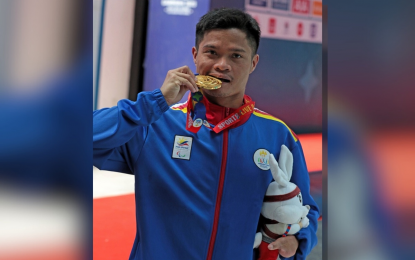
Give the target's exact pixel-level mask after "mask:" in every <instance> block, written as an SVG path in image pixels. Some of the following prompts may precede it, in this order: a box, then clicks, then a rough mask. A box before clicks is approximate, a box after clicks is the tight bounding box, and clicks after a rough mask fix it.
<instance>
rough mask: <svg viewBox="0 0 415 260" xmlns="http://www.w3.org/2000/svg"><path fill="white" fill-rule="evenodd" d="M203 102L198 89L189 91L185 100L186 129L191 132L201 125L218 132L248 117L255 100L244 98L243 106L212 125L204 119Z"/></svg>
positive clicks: (194, 131) (195, 131) (252, 109)
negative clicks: (194, 91)
mask: <svg viewBox="0 0 415 260" xmlns="http://www.w3.org/2000/svg"><path fill="white" fill-rule="evenodd" d="M204 102H205V100H204V97H203V94H202V93H201V92H200V91H199V92H196V93H191V94H190V95H189V98H188V100H187V118H186V129H187V130H188V131H190V132H192V133H197V132H199V130H200V128H201V126H202V125H204V126H205V127H207V128H209V129H210V130H213V131H214V132H215V133H219V132H221V131H223V130H225V129H227V128H229V127H231V126H232V125H234V124H236V123H238V122H239V121H241V119H242V118H244V117H248V116H249V115H250V114H252V112H253V111H254V107H255V102H253V101H248V100H246V99H245V104H244V105H243V106H241V107H239V108H238V109H237V111H236V112H234V113H232V114H230V115H228V116H227V117H226V118H225V119H223V120H222V121H220V122H219V123H218V124H217V125H216V126H214V125H212V124H210V123H209V122H207V120H206V107H205V104H204ZM192 114H193V116H192Z"/></svg>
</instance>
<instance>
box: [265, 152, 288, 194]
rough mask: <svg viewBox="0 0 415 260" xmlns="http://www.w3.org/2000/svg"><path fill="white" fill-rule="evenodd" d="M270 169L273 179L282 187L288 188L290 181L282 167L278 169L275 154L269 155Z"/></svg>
mask: <svg viewBox="0 0 415 260" xmlns="http://www.w3.org/2000/svg"><path fill="white" fill-rule="evenodd" d="M269 167H270V169H271V173H272V177H273V178H274V180H275V181H276V182H277V183H278V184H279V185H281V186H283V187H286V186H287V184H288V180H287V179H286V178H287V177H286V176H285V174H284V173H283V172H282V170H281V169H280V167H278V163H277V160H275V157H274V155H273V154H270V155H269Z"/></svg>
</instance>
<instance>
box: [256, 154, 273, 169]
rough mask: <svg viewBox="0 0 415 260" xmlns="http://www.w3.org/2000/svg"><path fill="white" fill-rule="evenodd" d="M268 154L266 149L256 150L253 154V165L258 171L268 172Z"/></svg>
mask: <svg viewBox="0 0 415 260" xmlns="http://www.w3.org/2000/svg"><path fill="white" fill-rule="evenodd" d="M269 154H270V152H269V151H268V150H266V149H258V150H256V152H255V153H254V163H255V164H256V166H258V168H259V169H261V170H264V171H267V170H269V168H270V167H269Z"/></svg>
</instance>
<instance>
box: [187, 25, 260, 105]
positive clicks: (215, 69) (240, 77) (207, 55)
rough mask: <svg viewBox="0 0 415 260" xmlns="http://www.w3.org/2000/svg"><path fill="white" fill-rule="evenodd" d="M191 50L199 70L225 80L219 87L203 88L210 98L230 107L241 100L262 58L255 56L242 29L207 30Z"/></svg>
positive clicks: (198, 71) (201, 73) (202, 73)
mask: <svg viewBox="0 0 415 260" xmlns="http://www.w3.org/2000/svg"><path fill="white" fill-rule="evenodd" d="M192 53H193V60H194V62H195V64H196V71H197V73H199V74H200V75H211V76H214V77H217V78H220V79H222V87H221V88H220V89H217V90H205V89H204V90H203V93H204V94H205V95H207V96H208V98H209V97H211V99H212V100H214V101H218V103H221V105H224V103H225V105H227V106H228V107H232V105H233V103H235V101H238V102H241V101H242V99H243V96H244V94H245V87H246V83H247V81H248V77H249V74H250V73H251V72H253V71H254V70H255V67H256V65H257V63H258V60H259V56H258V54H255V55H253V50H252V47H251V46H250V45H249V43H248V40H247V38H246V34H245V32H243V31H241V30H239V29H222V30H211V31H208V32H207V33H205V35H204V37H203V39H202V41H201V42H200V44H199V48H198V49H196V48H195V47H193V49H192ZM221 101H225V102H221Z"/></svg>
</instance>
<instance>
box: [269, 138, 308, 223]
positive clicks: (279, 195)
mask: <svg viewBox="0 0 415 260" xmlns="http://www.w3.org/2000/svg"><path fill="white" fill-rule="evenodd" d="M292 165H293V158H292V154H291V152H290V151H289V150H288V148H287V147H286V146H284V145H283V146H282V147H281V153H280V157H279V161H278V162H277V161H276V160H275V158H274V156H273V155H271V156H270V167H271V173H272V176H273V178H274V180H275V181H274V182H272V183H270V185H269V186H268V189H267V193H266V196H268V197H270V198H274V200H273V201H272V202H264V203H263V205H262V210H261V213H262V215H263V216H264V217H266V218H269V219H272V220H276V221H278V222H280V223H284V224H297V223H300V222H301V221H302V220H303V219H304V218H306V216H307V214H308V211H309V208H310V207H309V206H303V199H302V195H301V191H300V190H299V189H298V187H297V185H295V184H294V183H292V182H290V179H291V175H292Z"/></svg>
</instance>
